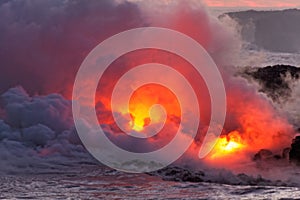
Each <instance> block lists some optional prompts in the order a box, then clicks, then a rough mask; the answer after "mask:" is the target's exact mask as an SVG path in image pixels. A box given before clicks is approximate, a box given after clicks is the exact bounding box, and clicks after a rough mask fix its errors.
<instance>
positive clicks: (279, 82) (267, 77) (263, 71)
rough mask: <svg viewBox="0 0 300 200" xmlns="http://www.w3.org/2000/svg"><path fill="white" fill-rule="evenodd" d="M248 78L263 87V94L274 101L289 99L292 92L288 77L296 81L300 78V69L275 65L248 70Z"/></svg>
mask: <svg viewBox="0 0 300 200" xmlns="http://www.w3.org/2000/svg"><path fill="white" fill-rule="evenodd" d="M245 74H246V76H248V77H251V78H252V79H254V80H255V81H257V82H258V83H259V84H260V85H261V89H260V91H261V92H264V93H266V94H267V95H268V96H269V97H271V98H272V99H273V100H274V101H279V100H280V99H282V98H288V97H289V96H290V94H291V92H292V88H291V86H290V83H289V82H288V81H287V79H286V78H287V76H288V75H290V77H291V79H292V80H294V81H296V80H299V77H300V68H298V67H294V66H290V65H274V66H267V67H264V68H257V69H251V71H250V70H249V69H247V70H246V71H245Z"/></svg>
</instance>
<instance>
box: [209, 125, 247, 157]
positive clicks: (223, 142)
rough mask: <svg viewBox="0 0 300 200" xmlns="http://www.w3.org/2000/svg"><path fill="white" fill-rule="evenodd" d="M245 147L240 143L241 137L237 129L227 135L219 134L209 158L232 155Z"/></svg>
mask: <svg viewBox="0 0 300 200" xmlns="http://www.w3.org/2000/svg"><path fill="white" fill-rule="evenodd" d="M245 147H246V145H245V144H243V143H242V138H241V136H240V134H239V132H237V131H233V132H231V133H229V134H228V135H224V136H221V137H220V138H219V139H218V141H217V143H216V145H215V147H214V149H213V152H212V153H211V155H210V157H209V158H210V159H218V158H223V157H226V156H228V155H232V154H234V153H235V152H238V151H240V150H242V149H244V148H245Z"/></svg>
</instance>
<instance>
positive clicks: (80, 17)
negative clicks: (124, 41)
mask: <svg viewBox="0 0 300 200" xmlns="http://www.w3.org/2000/svg"><path fill="white" fill-rule="evenodd" d="M44 8H47V9H46V10H44ZM165 8H166V7H163V6H162V5H159V4H155V3H143V2H140V3H139V4H134V3H128V2H119V3H115V2H113V1H108V0H104V1H90V2H89V3H86V2H83V1H52V0H51V1H50V0H49V1H42V2H41V1H38V0H35V1H8V2H3V3H0V27H1V28H0V31H1V33H3V34H1V36H0V42H1V54H0V65H1V80H2V83H3V85H1V88H0V90H1V91H6V90H7V89H8V88H10V87H11V86H15V85H16V84H19V85H22V86H23V87H24V88H25V89H26V91H28V92H29V93H30V94H49V95H46V96H39V95H28V94H27V93H26V91H25V90H24V89H22V88H21V87H16V88H12V89H9V90H8V91H6V92H5V93H3V94H2V95H1V97H0V102H1V106H0V107H1V110H0V111H1V112H0V116H1V118H2V119H3V120H1V121H0V149H1V151H0V159H1V163H0V169H1V170H2V172H3V173H8V172H20V171H34V169H35V168H38V170H41V171H43V170H45V168H46V170H47V169H49V168H51V167H52V168H54V169H55V168H60V165H59V164H61V163H64V164H66V163H67V164H70V165H71V164H74V163H76V164H77V163H80V162H83V161H86V162H92V163H94V160H93V159H91V158H90V156H89V155H88V154H87V153H86V151H85V150H84V148H83V147H82V145H81V142H80V141H79V139H78V137H77V136H76V131H75V130H74V125H73V119H72V115H71V107H70V105H71V104H70V101H69V100H66V98H69V97H70V96H69V94H70V91H71V87H72V84H73V80H74V77H75V74H76V71H77V69H78V67H79V65H80V63H81V62H82V60H83V59H84V57H85V56H86V55H87V53H88V52H89V51H90V50H91V49H92V48H93V47H94V46H95V45H97V44H98V43H99V42H101V41H102V40H104V39H105V38H106V37H109V36H111V35H112V34H115V33H118V32H120V31H122V30H126V29H129V28H134V27H140V26H148V25H151V26H162V27H167V28H172V29H175V30H178V31H181V32H183V33H185V34H187V35H189V36H191V37H192V38H194V39H195V40H197V41H198V42H199V43H200V44H201V45H203V46H204V48H205V49H206V50H207V51H208V52H209V53H210V55H211V56H212V57H213V59H214V60H215V62H216V63H217V65H218V67H219V69H220V70H221V71H222V75H223V78H224V80H225V84H226V88H227V93H228V102H229V106H228V116H227V121H226V124H225V127H224V130H223V132H224V134H228V133H231V132H233V131H237V132H238V133H239V134H240V136H241V138H242V141H243V143H244V145H246V146H247V148H246V149H245V150H244V151H242V152H240V153H238V154H233V155H232V156H231V157H229V160H230V162H228V163H225V164H224V163H223V161H222V162H221V161H216V162H211V163H210V166H213V167H215V168H218V167H219V166H220V165H221V164H222V166H225V167H227V168H228V169H232V170H237V171H240V170H241V168H246V169H245V171H247V172H249V171H251V170H252V169H253V166H252V165H254V163H253V162H252V161H251V158H252V156H253V155H254V154H255V153H256V152H257V151H259V150H260V149H262V148H268V149H270V150H273V151H274V152H280V151H281V150H282V149H283V148H285V147H288V146H289V144H290V141H291V139H292V137H293V136H294V133H295V132H294V130H293V127H292V126H291V125H290V124H289V122H288V120H287V119H286V117H285V116H283V115H282V114H280V112H278V110H277V109H276V108H275V107H273V106H272V104H271V102H270V99H268V98H267V97H266V96H265V95H263V94H259V93H258V92H257V89H256V88H255V87H253V86H251V85H249V84H248V83H247V82H246V81H245V80H243V79H241V78H237V77H235V76H233V72H234V69H233V68H231V67H228V66H230V65H234V64H235V63H231V61H232V60H231V59H229V58H237V55H236V54H235V53H236V52H237V51H238V50H240V49H239V48H240V44H241V42H240V41H239V40H236V39H234V36H233V35H232V30H231V29H228V28H226V27H224V26H222V25H221V23H220V22H219V21H218V20H217V19H215V18H211V17H210V16H209V14H208V12H207V11H206V10H205V8H203V5H202V4H199V3H195V2H194V1H193V2H191V3H188V2H185V3H182V1H178V2H177V1H176V2H175V3H172V4H170V5H168V7H167V9H165ZM36 13H38V14H36ZM36 15H37V16H36ZM124 19H126V20H124ZM149 60H152V61H153V60H157V61H161V62H163V63H166V64H169V65H170V66H172V65H175V67H177V68H178V69H182V71H183V73H184V74H185V75H186V76H187V77H188V78H189V79H190V80H192V81H193V80H194V81H195V82H194V83H198V81H199V79H198V77H196V78H195V77H194V76H193V75H194V74H193V70H192V69H191V66H189V65H188V63H186V62H185V61H182V60H178V58H174V59H170V58H169V57H168V56H165V54H164V53H162V52H155V51H154V52H152V53H151V54H149V52H146V53H145V52H144V53H143V52H140V53H138V54H137V55H136V57H134V56H133V55H126V56H124V57H123V58H120V60H119V61H116V62H115V63H113V65H116V66H118V65H124V66H125V68H129V67H130V66H133V65H135V64H142V63H145V62H148V61H149ZM234 61H235V60H234ZM107 73H108V74H109V72H107ZM114 73H116V71H112V72H111V76H107V77H106V78H105V79H104V80H102V81H103V83H104V84H105V85H106V86H107V87H109V86H110V85H111V84H112V80H113V78H114V76H115V75H116V74H114ZM200 82H201V81H200ZM296 84H298V83H296ZM295 88H296V90H295V93H293V95H292V99H293V101H291V102H290V103H289V104H286V105H284V110H288V111H290V113H292V112H293V109H294V108H295V107H297V105H298V104H297V99H299V96H300V92H299V88H300V87H299V84H298V85H296V86H295ZM106 89H107V88H104V89H103V90H102V92H103V93H101V94H100V96H101V95H105V94H106ZM202 89H203V90H205V86H203V85H201V84H199V88H198V90H200V91H201V90H202ZM53 92H55V93H58V94H50V93H53ZM204 93H205V92H204ZM62 95H64V96H62ZM203 96H204V98H202V102H203V103H202V106H203V107H204V109H202V110H204V111H207V110H209V109H207V105H209V102H208V101H209V100H208V99H206V98H205V97H208V96H207V94H206V95H205V94H204V95H203ZM98 100H99V101H98V104H97V108H98V112H99V115H100V118H104V119H105V120H106V121H107V123H106V125H108V126H107V132H108V134H110V135H112V136H113V137H118V135H116V133H117V131H118V129H114V127H113V126H109V125H111V124H110V119H109V118H106V116H107V115H105V114H106V112H109V109H107V107H106V102H105V100H103V99H102V98H99V99H98ZM200 106H201V105H200ZM205 107H206V108H205ZM202 110H201V111H202ZM294 115H295V116H296V120H298V119H299V116H297V113H294ZM201 116H203V120H204V122H207V120H208V119H209V111H207V112H206V113H204V114H201ZM297 117H298V118H297ZM100 121H101V120H100ZM205 125H206V124H205V123H204V124H202V126H201V129H200V130H199V136H198V138H197V140H196V141H195V143H194V144H193V145H192V147H191V148H190V150H189V151H188V152H187V154H186V155H185V157H183V158H182V159H181V160H179V162H178V163H179V164H181V165H183V164H191V165H194V167H195V165H196V166H197V167H199V166H200V167H202V166H203V163H201V162H200V161H198V158H197V156H196V155H198V154H197V153H198V151H199V147H200V145H201V133H202V132H203V131H204V130H206V128H207V127H206V126H205ZM135 148H143V146H141V145H140V146H138V145H137V146H135ZM237 163H242V164H245V163H247V164H249V163H250V165H251V167H249V168H247V167H245V166H246V165H242V167H241V168H239V167H237ZM223 164H224V165H223ZM274 165H276V163H274ZM247 166H248V165H247ZM197 167H195V168H197ZM20 168H21V169H20ZM237 168H238V169H237ZM248 169H249V170H248Z"/></svg>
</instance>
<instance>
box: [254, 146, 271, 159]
mask: <svg viewBox="0 0 300 200" xmlns="http://www.w3.org/2000/svg"><path fill="white" fill-rule="evenodd" d="M270 158H273V153H272V151H270V150H267V149H261V150H260V151H259V152H258V153H256V154H255V155H254V158H253V160H254V161H257V160H267V159H270Z"/></svg>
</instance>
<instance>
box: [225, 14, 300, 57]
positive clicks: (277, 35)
mask: <svg viewBox="0 0 300 200" xmlns="http://www.w3.org/2000/svg"><path fill="white" fill-rule="evenodd" d="M225 15H228V16H229V17H231V18H232V19H234V20H235V21H237V22H238V24H239V25H240V27H241V35H242V38H243V39H244V40H246V41H248V42H250V43H252V44H254V45H256V46H257V47H260V48H263V49H266V50H269V51H273V52H289V53H296V52H300V40H299V35H300V10H298V9H288V10H281V11H255V10H249V11H242V12H231V13H226V14H224V15H221V16H220V17H219V18H220V19H222V17H224V16H225Z"/></svg>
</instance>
